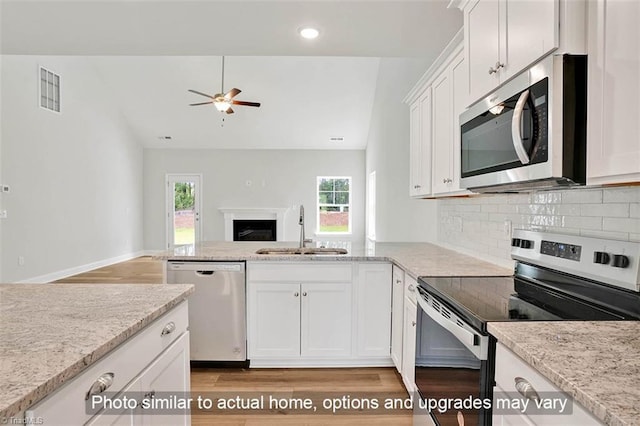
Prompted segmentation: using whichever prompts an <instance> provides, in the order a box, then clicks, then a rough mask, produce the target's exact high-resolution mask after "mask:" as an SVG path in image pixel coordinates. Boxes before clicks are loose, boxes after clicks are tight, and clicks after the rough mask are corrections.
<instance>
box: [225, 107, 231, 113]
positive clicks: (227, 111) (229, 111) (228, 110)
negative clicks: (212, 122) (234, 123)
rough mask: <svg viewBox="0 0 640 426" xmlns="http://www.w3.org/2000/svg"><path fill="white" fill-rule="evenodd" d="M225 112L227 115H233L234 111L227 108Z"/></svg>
mask: <svg viewBox="0 0 640 426" xmlns="http://www.w3.org/2000/svg"><path fill="white" fill-rule="evenodd" d="M225 112H226V113H227V114H233V110H232V109H231V107H229V108H227V110H226V111H225Z"/></svg>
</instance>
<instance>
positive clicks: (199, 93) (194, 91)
mask: <svg viewBox="0 0 640 426" xmlns="http://www.w3.org/2000/svg"><path fill="white" fill-rule="evenodd" d="M189 92H191V93H195V94H197V95H201V96H206V97H207V98H211V99H214V97H213V96H211V95H207V94H206V93H202V92H198V91H197V90H191V89H189Z"/></svg>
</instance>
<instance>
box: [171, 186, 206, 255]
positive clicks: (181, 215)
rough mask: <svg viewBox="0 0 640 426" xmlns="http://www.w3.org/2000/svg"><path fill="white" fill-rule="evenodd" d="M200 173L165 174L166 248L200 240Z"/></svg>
mask: <svg viewBox="0 0 640 426" xmlns="http://www.w3.org/2000/svg"><path fill="white" fill-rule="evenodd" d="M200 181H201V176H200V175H167V216H166V217H167V248H171V247H172V246H175V245H183V244H196V243H198V242H199V241H200V201H201V200H200V198H201V195H200V194H201V192H200Z"/></svg>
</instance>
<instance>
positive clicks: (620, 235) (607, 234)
mask: <svg viewBox="0 0 640 426" xmlns="http://www.w3.org/2000/svg"><path fill="white" fill-rule="evenodd" d="M580 235H582V236H583V237H591V238H606V239H608V240H622V241H627V240H629V234H628V233H626V232H613V231H595V230H592V229H583V230H582V231H580Z"/></svg>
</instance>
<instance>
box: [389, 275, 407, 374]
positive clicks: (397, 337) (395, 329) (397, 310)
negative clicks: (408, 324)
mask: <svg viewBox="0 0 640 426" xmlns="http://www.w3.org/2000/svg"><path fill="white" fill-rule="evenodd" d="M391 294H392V296H391V300H392V301H391V359H392V360H393V364H394V365H395V366H396V370H398V373H401V374H402V341H403V338H402V334H403V333H402V331H403V329H404V327H403V325H404V270H402V269H401V268H399V267H397V266H395V265H394V266H393V274H392V293H391Z"/></svg>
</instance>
